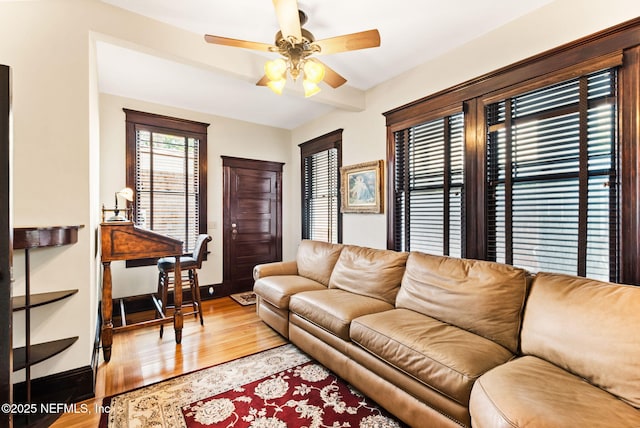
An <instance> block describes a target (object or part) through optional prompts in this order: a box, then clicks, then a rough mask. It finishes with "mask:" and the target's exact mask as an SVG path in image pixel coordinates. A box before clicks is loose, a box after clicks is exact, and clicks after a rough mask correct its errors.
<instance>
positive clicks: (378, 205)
mask: <svg viewBox="0 0 640 428" xmlns="http://www.w3.org/2000/svg"><path fill="white" fill-rule="evenodd" d="M382 166H383V161H382V160H377V161H373V162H365V163H360V164H357V165H350V166H344V167H342V168H340V184H341V185H340V190H341V193H342V206H341V209H340V210H341V212H343V213H373V214H380V213H382V211H383V205H382V196H383V195H382V189H383V182H384V177H383V175H382V174H383V172H382V171H383V168H382Z"/></svg>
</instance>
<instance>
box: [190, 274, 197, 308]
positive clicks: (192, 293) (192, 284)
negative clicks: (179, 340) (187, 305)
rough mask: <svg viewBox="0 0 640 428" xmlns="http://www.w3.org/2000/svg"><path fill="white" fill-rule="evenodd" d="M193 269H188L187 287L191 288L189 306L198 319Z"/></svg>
mask: <svg viewBox="0 0 640 428" xmlns="http://www.w3.org/2000/svg"><path fill="white" fill-rule="evenodd" d="M195 271H196V270H195V269H189V289H190V290H191V307H192V308H193V316H194V317H195V319H198V301H197V300H196V290H195V280H194V274H195Z"/></svg>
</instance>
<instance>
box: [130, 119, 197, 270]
mask: <svg viewBox="0 0 640 428" xmlns="http://www.w3.org/2000/svg"><path fill="white" fill-rule="evenodd" d="M122 110H123V111H124V113H125V116H126V119H125V125H126V183H127V187H130V188H132V189H135V188H136V132H137V129H138V128H139V127H141V128H145V129H148V130H150V131H151V132H166V133H168V134H171V133H173V134H178V135H184V136H187V137H193V138H196V139H197V140H198V163H199V164H198V173H199V177H198V233H207V128H208V127H209V124H208V123H202V122H196V121H192V120H187V119H179V118H174V117H169V116H162V115H158V114H153V113H146V112H141V111H136V110H130V109H126V108H124V109H122ZM134 214H135V215H136V216H137V210H134ZM136 220H137V218H134V222H135V221H136ZM155 263H156V259H141V260H128V261H127V263H126V264H127V267H135V266H149V265H153V264H155Z"/></svg>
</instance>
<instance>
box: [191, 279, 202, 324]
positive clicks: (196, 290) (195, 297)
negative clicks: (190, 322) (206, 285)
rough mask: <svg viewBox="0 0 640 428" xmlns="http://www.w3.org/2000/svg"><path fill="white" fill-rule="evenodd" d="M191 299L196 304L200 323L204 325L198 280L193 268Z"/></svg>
mask: <svg viewBox="0 0 640 428" xmlns="http://www.w3.org/2000/svg"><path fill="white" fill-rule="evenodd" d="M192 293H193V301H194V302H196V303H197V305H198V313H197V315H200V325H202V326H203V325H204V317H203V316H202V300H201V299H200V283H199V282H198V272H197V271H196V270H195V269H193V290H192Z"/></svg>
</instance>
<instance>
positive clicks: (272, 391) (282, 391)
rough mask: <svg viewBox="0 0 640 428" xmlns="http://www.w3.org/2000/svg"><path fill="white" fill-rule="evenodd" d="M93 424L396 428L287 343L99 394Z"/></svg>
mask: <svg viewBox="0 0 640 428" xmlns="http://www.w3.org/2000/svg"><path fill="white" fill-rule="evenodd" d="M104 404H105V405H109V406H110V412H109V413H108V414H105V415H103V418H102V420H101V421H100V427H108V428H134V427H135V428H138V427H139V428H144V427H182V428H202V427H265V428H267V427H268V428H280V427H317V428H322V427H331V428H339V427H363V428H364V427H372V428H373V427H376V428H383V427H404V426H405V425H403V424H402V423H401V422H399V421H397V420H396V419H394V418H393V417H392V416H390V415H389V414H388V413H386V412H385V411H384V410H383V409H381V408H380V407H379V406H378V405H377V404H375V403H374V402H372V401H371V400H370V399H368V398H366V397H365V396H363V395H362V394H361V393H360V392H358V391H356V390H355V389H354V388H353V387H352V386H350V385H348V384H347V383H346V382H345V381H343V380H342V379H340V378H338V377H337V376H336V375H335V374H333V373H332V372H330V371H329V370H327V369H326V368H324V367H323V366H321V365H320V364H318V363H317V362H315V361H313V360H312V359H311V358H310V357H309V356H307V355H306V354H304V353H303V352H301V351H300V350H299V349H297V348H296V347H295V346H293V345H290V344H289V345H284V346H281V347H278V348H274V349H271V350H268V351H264V352H260V353H258V354H254V355H250V356H248V357H244V358H240V359H238V360H234V361H230V362H228V363H224V364H220V365H216V366H213V367H210V368H208V369H203V370H199V371H196V372H193V373H189V374H186V375H182V376H179V377H176V378H173V379H170V380H166V381H163V382H159V383H157V384H154V385H150V386H147V387H143V388H139V389H136V390H133V391H130V392H126V393H123V394H120V395H116V396H114V397H110V398H106V399H105V401H104Z"/></svg>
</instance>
